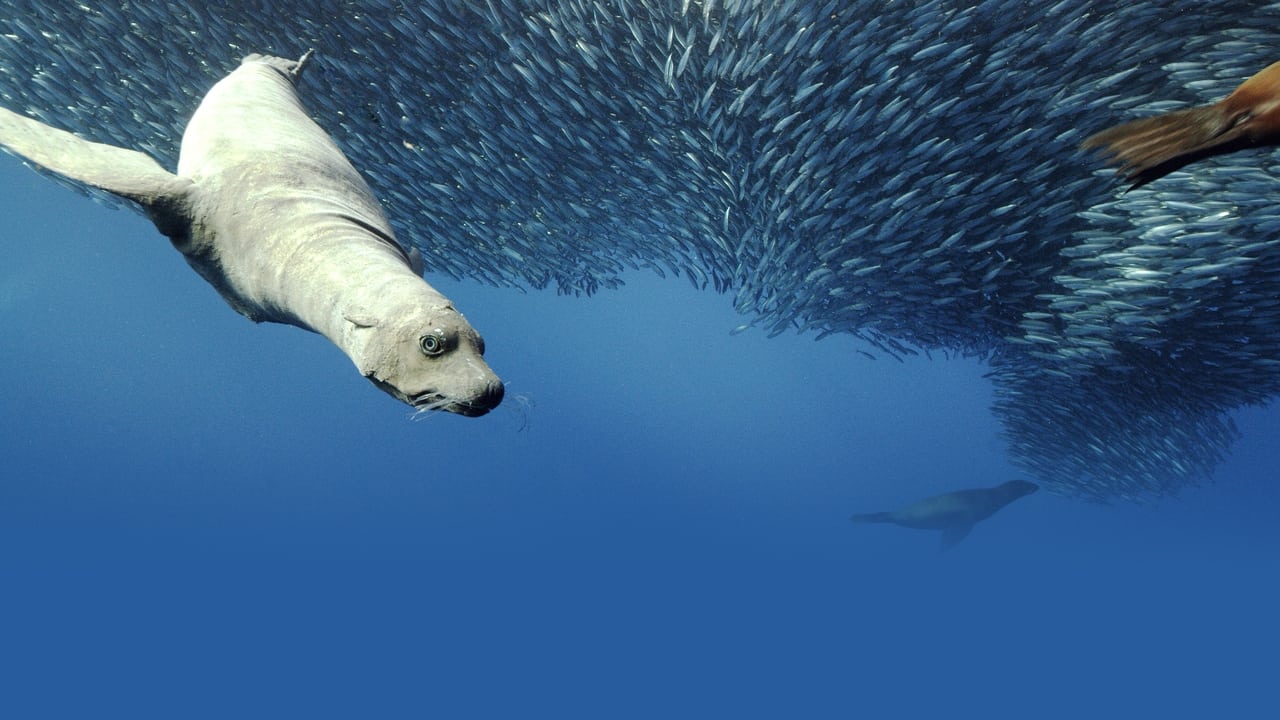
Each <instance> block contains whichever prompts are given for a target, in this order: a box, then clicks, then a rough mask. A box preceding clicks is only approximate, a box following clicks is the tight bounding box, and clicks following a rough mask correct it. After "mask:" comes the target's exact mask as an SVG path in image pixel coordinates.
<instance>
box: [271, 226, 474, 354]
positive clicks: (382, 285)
mask: <svg viewBox="0 0 1280 720" xmlns="http://www.w3.org/2000/svg"><path fill="white" fill-rule="evenodd" d="M322 254H324V255H327V257H328V261H326V262H325V263H323V264H320V263H317V264H314V265H313V264H312V263H311V262H309V261H307V260H300V261H298V262H297V263H293V264H292V266H291V267H290V269H289V272H288V273H287V276H285V277H282V278H281V285H282V287H281V290H282V292H280V293H279V295H278V297H280V298H283V299H287V305H284V304H283V303H282V307H281V310H282V311H283V312H282V313H281V317H280V320H282V321H283V322H287V323H290V324H293V325H297V326H299V327H302V328H304V329H307V330H312V331H314V332H317V333H319V334H321V335H323V336H325V337H326V338H328V339H329V341H330V342H332V343H333V344H335V345H337V346H338V347H339V348H341V349H342V351H343V352H345V353H346V354H347V356H348V357H350V358H351V360H352V361H353V362H354V363H355V364H356V365H357V366H358V367H364V366H365V364H366V361H367V360H368V359H369V358H366V357H365V356H366V354H367V353H366V350H367V346H368V344H369V342H370V339H371V337H372V336H373V335H374V333H370V332H368V330H370V329H375V328H381V327H385V326H387V325H389V324H391V323H393V322H394V321H395V320H396V319H397V318H401V317H404V316H406V315H408V314H409V313H410V312H411V311H413V310H415V309H416V310H421V309H423V308H431V307H441V308H443V307H448V306H450V303H449V300H448V299H447V298H445V297H444V296H443V295H441V294H440V293H438V292H436V290H435V289H434V288H432V287H431V286H430V285H428V284H427V282H426V281H425V280H423V279H422V278H421V277H420V276H418V275H417V274H415V273H414V272H413V271H412V270H411V269H410V268H409V265H408V263H407V262H406V261H405V259H404V257H403V254H402V253H400V251H399V250H398V249H396V248H392V247H390V246H387V245H384V244H381V243H375V242H369V241H368V239H367V238H365V239H364V241H363V242H359V241H352V242H349V243H346V244H344V245H343V246H342V247H341V248H340V249H336V248H331V249H330V250H329V252H328V253H322ZM335 255H336V256H338V257H339V258H340V260H338V261H334V256H335Z"/></svg>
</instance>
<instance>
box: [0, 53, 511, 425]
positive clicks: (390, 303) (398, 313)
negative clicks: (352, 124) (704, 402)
mask: <svg viewBox="0 0 1280 720" xmlns="http://www.w3.org/2000/svg"><path fill="white" fill-rule="evenodd" d="M310 57H311V52H307V53H306V54H305V55H303V56H302V58H301V59H299V60H296V61H295V60H286V59H283V58H278V57H268V56H264V55H250V56H248V57H246V58H244V60H243V61H242V62H241V64H240V66H239V68H237V69H236V70H235V71H234V72H232V73H231V74H230V75H228V76H226V77H225V78H223V79H222V80H220V81H219V82H217V83H216V84H215V85H214V86H213V87H212V88H211V89H210V90H209V92H208V93H207V94H206V95H205V96H204V99H203V100H202V101H201V102H200V106H199V107H198V108H197V109H196V112H195V114H194V115H193V116H192V117H191V120H190V122H189V123H188V124H187V128H186V131H185V132H184V133H183V136H182V146H181V152H180V155H179V160H178V172H177V174H176V175H174V174H171V173H169V172H168V171H166V170H165V169H164V168H162V167H160V165H159V163H157V162H156V161H155V160H153V159H152V158H151V157H149V156H147V155H145V154H143V153H141V152H136V151H133V150H127V149H124V148H118V147H113V146H111V145H103V144H99V143H93V142H88V141H86V140H83V139H81V138H78V137H76V136H74V135H72V134H70V133H68V132H64V131H62V130H58V129H55V128H52V127H49V126H48V125H45V124H43V123H41V122H38V121H36V120H32V119H30V118H27V117H24V116H22V115H18V114H16V113H14V112H11V111H9V110H5V109H3V108H0V145H3V146H4V147H6V148H7V149H8V150H9V151H10V152H13V153H15V154H17V155H19V156H21V157H23V158H25V159H27V160H28V161H30V162H32V163H35V164H37V165H40V166H42V167H44V168H47V169H49V170H51V171H53V172H55V173H58V174H60V175H63V176H65V177H68V178H71V179H73V180H77V181H80V182H82V183H86V184H88V185H92V186H94V187H97V188H101V189H103V190H106V191H107V192H110V193H113V194H115V195H119V196H121V197H124V198H128V199H129V200H133V201H135V202H137V203H139V204H140V205H141V206H142V207H143V209H144V210H145V211H146V213H147V215H148V216H149V217H150V218H151V220H152V222H154V223H155V225H156V227H157V228H158V229H159V230H160V232H162V233H164V234H165V235H167V236H168V237H169V238H170V239H171V240H172V241H173V245H174V247H176V248H177V249H178V250H179V251H181V252H182V254H183V255H184V256H185V257H186V259H187V262H188V263H189V264H190V265H191V267H192V268H194V269H195V271H196V272H198V273H200V275H201V276H202V277H204V279H205V280H207V281H208V282H209V284H211V285H213V287H214V288H215V289H217V291H218V292H219V293H220V294H221V295H222V297H223V299H225V300H226V301H227V303H228V304H229V305H231V307H232V308H234V309H235V310H236V311H237V312H239V313H240V314H242V315H244V316H245V317H247V318H249V319H250V320H253V321H254V322H276V323H284V324H287V325H295V326H297V327H300V328H303V329H304V330H310V331H312V332H317V333H320V334H321V335H323V336H325V337H326V338H328V339H329V340H330V341H331V342H333V344H335V345H337V346H338V347H339V348H341V349H342V351H343V352H345V353H346V354H347V356H348V357H350V358H351V360H352V362H354V363H355V365H356V367H357V368H358V369H359V370H360V373H361V374H363V375H364V376H365V377H366V378H368V379H369V380H370V381H371V382H372V383H373V384H374V385H376V386H377V387H379V388H381V389H382V390H384V391H385V392H387V393H389V394H390V395H392V396H393V397H395V398H397V399H399V400H401V401H402V402H405V403H408V404H409V405H412V406H413V407H415V408H419V409H431V410H446V411H449V412H454V413H458V414H461V415H466V416H470V417H475V416H479V415H483V414H485V413H487V412H488V411H489V410H491V409H492V408H494V407H496V406H497V405H498V403H499V402H501V400H502V396H503V386H502V382H501V381H500V380H499V379H498V377H497V375H495V374H494V372H493V371H492V370H491V369H489V366H488V365H487V364H486V363H485V361H484V359H483V357H482V356H483V355H484V342H483V341H482V340H481V338H480V335H479V334H478V333H477V332H476V331H475V330H474V329H472V328H471V326H470V325H469V324H467V321H466V320H465V319H464V318H463V316H462V315H461V314H460V313H459V312H458V311H457V310H456V309H454V307H453V304H452V303H450V302H449V300H448V299H447V298H446V297H444V296H443V295H441V294H440V293H438V292H436V290H435V289H433V288H432V287H431V286H430V285H428V284H427V282H426V281H425V280H423V279H422V261H421V256H420V255H419V254H418V252H417V251H416V250H409V251H406V250H405V249H404V248H403V247H402V246H401V245H400V244H399V243H398V242H397V241H396V239H395V236H394V234H393V233H392V231H391V225H390V223H389V222H388V221H387V218H386V216H385V215H384V214H383V212H382V207H381V206H380V205H379V203H378V201H377V199H376V198H374V196H373V193H372V191H370V189H369V186H368V185H367V184H366V183H365V181H364V179H363V178H362V177H361V176H360V174H359V173H358V172H356V169H355V168H354V167H352V165H351V163H350V162H349V161H348V160H347V158H346V156H344V155H343V154H342V151H341V150H339V149H338V147H337V145H335V144H334V143H333V141H332V140H331V139H330V138H329V136H328V134H326V133H325V131H324V130H322V129H321V128H320V126H319V125H317V124H316V123H314V122H313V121H312V120H311V118H310V117H309V116H308V115H307V112H306V110H305V108H304V107H303V105H302V102H301V100H300V99H299V98H298V94H297V91H296V89H295V85H296V83H297V82H298V79H299V77H300V75H301V73H302V70H303V68H304V67H305V66H306V64H307V61H308V60H309V59H310Z"/></svg>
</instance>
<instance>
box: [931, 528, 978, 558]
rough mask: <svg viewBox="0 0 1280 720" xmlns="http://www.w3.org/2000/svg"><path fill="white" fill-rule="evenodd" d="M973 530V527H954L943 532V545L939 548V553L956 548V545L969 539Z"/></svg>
mask: <svg viewBox="0 0 1280 720" xmlns="http://www.w3.org/2000/svg"><path fill="white" fill-rule="evenodd" d="M972 529H973V525H952V526H951V527H949V528H947V529H946V530H943V531H942V544H941V545H939V546H938V552H945V551H947V550H950V549H951V548H953V547H955V546H956V543H958V542H960V541H961V540H963V539H965V538H967V537H969V531H970V530H972Z"/></svg>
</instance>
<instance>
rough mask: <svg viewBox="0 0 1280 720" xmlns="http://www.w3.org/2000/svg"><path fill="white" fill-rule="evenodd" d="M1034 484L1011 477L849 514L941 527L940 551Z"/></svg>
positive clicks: (864, 518)
mask: <svg viewBox="0 0 1280 720" xmlns="http://www.w3.org/2000/svg"><path fill="white" fill-rule="evenodd" d="M1039 489H1040V487H1039V486H1038V485H1036V484H1035V483H1029V482H1027V481H1025V480H1010V481H1009V482H1007V483H1004V484H1002V485H997V486H995V487H993V488H978V489H975V490H957V491H955V492H949V493H943V494H942V495H934V496H933V497H930V498H925V499H924V500H921V501H920V502H918V503H915V504H913V505H908V506H907V507H905V508H903V509H901V510H894V511H892V512H878V513H860V514H856V515H852V516H850V517H849V519H850V520H852V521H853V522H857V523H893V524H895V525H901V526H903V527H909V528H915V529H917V530H941V531H942V546H941V549H942V550H947V549H949V548H951V547H953V546H955V544H956V543H958V542H960V541H961V540H963V539H965V538H966V537H967V536H968V535H969V531H970V530H972V529H973V526H974V525H976V524H977V523H979V522H981V521H982V520H986V519H987V518H989V517H991V516H992V515H994V514H995V512H996V511H997V510H999V509H1000V508H1002V507H1004V506H1005V505H1008V504H1009V503H1011V502H1013V501H1014V500H1017V499H1018V498H1020V497H1023V496H1026V495H1030V494H1031V493H1033V492H1035V491H1037V490H1039Z"/></svg>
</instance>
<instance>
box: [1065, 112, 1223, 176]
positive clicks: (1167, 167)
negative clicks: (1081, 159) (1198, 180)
mask: <svg viewBox="0 0 1280 720" xmlns="http://www.w3.org/2000/svg"><path fill="white" fill-rule="evenodd" d="M1243 133H1244V130H1243V129H1242V128H1238V127H1235V126H1233V125H1232V123H1231V120H1230V119H1229V118H1226V117H1224V116H1223V113H1222V109H1221V108H1220V107H1219V106H1218V105H1203V106H1200V107H1194V108H1188V109H1186V110H1176V111H1174V112H1169V113H1165V114H1163V115H1156V116H1154V117H1148V118H1142V119H1139V120H1132V121H1130V122H1127V123H1123V124H1121V125H1116V126H1114V127H1110V128H1107V129H1106V130H1103V131H1102V132H1099V133H1096V134H1094V135H1091V136H1089V137H1088V138H1086V139H1085V141H1084V142H1083V143H1081V144H1080V146H1081V148H1083V149H1086V150H1100V151H1102V152H1103V153H1104V154H1106V155H1109V156H1111V159H1110V162H1111V163H1115V164H1119V165H1120V169H1119V173H1120V174H1121V175H1123V176H1124V177H1125V178H1126V179H1127V180H1128V181H1129V182H1130V183H1132V184H1133V187H1138V186H1140V185H1145V184H1146V183H1148V182H1151V181H1152V180H1157V179H1159V178H1161V177H1163V176H1165V175H1168V174H1169V173H1171V172H1173V171H1174V170H1177V169H1179V168H1181V167H1183V166H1185V165H1189V164H1190V163H1192V162H1195V161H1196V160H1200V159H1203V158H1205V157H1207V156H1209V155H1216V154H1218V153H1220V152H1226V151H1230V150H1234V149H1237V148H1236V145H1238V144H1240V143H1241V142H1242V140H1243V139H1244V138H1243V137H1242V135H1243Z"/></svg>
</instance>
